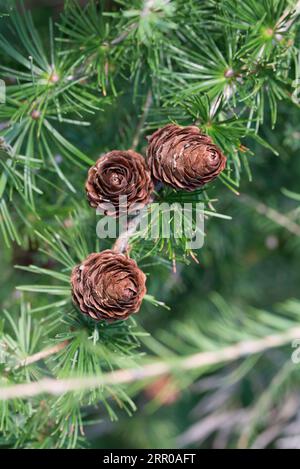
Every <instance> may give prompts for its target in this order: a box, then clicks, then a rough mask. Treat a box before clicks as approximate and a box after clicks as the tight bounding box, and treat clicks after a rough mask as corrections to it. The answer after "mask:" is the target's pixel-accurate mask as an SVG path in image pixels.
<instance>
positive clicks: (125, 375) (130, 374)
mask: <svg viewBox="0 0 300 469" xmlns="http://www.w3.org/2000/svg"><path fill="white" fill-rule="evenodd" d="M299 338H300V327H293V328H291V329H289V330H287V331H286V332H283V333H282V334H272V335H269V336H266V337H263V338H262V339H255V340H248V341H244V342H238V343H236V344H234V345H230V346H228V347H225V348H223V349H220V350H215V351H212V352H200V353H196V354H194V355H190V356H188V357H185V358H180V359H177V360H174V361H172V362H164V361H156V362H154V363H150V364H148V365H144V366H143V367H142V368H129V369H123V370H117V371H114V372H109V373H106V374H104V375H101V376H85V377H81V378H67V379H61V380H55V379H42V380H40V381H36V382H32V383H24V384H16V385H14V386H7V387H3V388H0V400H8V399H17V398H27V397H33V396H38V395H40V394H43V393H47V394H52V395H61V394H64V393H66V392H71V391H85V390H91V389H95V388H98V387H100V386H103V385H108V386H114V385H122V384H129V383H133V382H137V381H142V380H145V379H149V378H156V377H158V376H161V375H165V374H168V373H171V372H172V371H173V370H176V371H178V370H186V371H187V370H194V369H200V368H203V367H207V366H213V365H217V364H220V363H226V362H230V361H234V360H237V359H239V358H241V357H245V356H248V355H253V354H256V353H261V352H264V351H265V350H268V349H271V348H275V347H280V346H283V345H285V344H287V343H289V342H292V341H293V340H294V339H299Z"/></svg>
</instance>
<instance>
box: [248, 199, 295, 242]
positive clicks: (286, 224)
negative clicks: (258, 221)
mask: <svg viewBox="0 0 300 469" xmlns="http://www.w3.org/2000/svg"><path fill="white" fill-rule="evenodd" d="M240 200H241V201H242V202H245V203H246V204H247V205H249V206H250V207H253V208H254V209H255V210H256V211H257V213H259V214H261V215H264V216H266V217H267V218H269V220H271V221H273V222H274V223H277V225H280V226H282V227H283V228H285V229H286V230H288V231H289V232H290V233H292V234H294V235H296V236H300V226H299V225H297V223H295V222H294V221H293V220H291V219H290V218H289V217H287V216H286V215H283V214H282V213H280V212H278V211H277V210H274V209H273V208H270V207H268V206H267V205H265V204H264V203H262V202H258V201H257V200H255V199H253V198H252V197H249V196H248V195H242V196H241V197H240Z"/></svg>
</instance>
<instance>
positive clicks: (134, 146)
mask: <svg viewBox="0 0 300 469" xmlns="http://www.w3.org/2000/svg"><path fill="white" fill-rule="evenodd" d="M151 104H152V92H151V90H149V91H148V93H147V96H146V100H145V104H144V110H143V113H142V115H141V119H140V121H139V123H138V126H137V128H136V133H135V135H134V137H133V141H132V150H136V149H137V147H138V144H139V141H140V137H141V133H142V130H143V127H144V125H145V121H146V117H147V115H148V112H149V109H150V107H151Z"/></svg>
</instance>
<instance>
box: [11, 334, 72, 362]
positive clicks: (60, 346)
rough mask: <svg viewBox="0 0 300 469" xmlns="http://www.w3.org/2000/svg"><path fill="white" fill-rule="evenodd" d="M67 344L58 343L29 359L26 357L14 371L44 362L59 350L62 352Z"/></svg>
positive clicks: (66, 342) (65, 341) (67, 342)
mask: <svg viewBox="0 0 300 469" xmlns="http://www.w3.org/2000/svg"><path fill="white" fill-rule="evenodd" d="M68 344H69V341H68V340H64V341H63V342H60V343H59V344H56V345H54V346H53V347H50V348H48V349H45V350H41V351H40V352H37V353H35V354H34V355H31V356H29V357H26V358H25V359H24V360H22V361H21V362H20V363H19V364H18V365H17V366H16V368H15V369H18V368H21V367H23V366H29V365H32V364H33V363H36V362H39V361H40V360H44V359H45V358H48V357H50V356H51V355H54V354H56V353H58V352H60V351H61V350H63V349H64V348H65V347H66V346H67V345H68Z"/></svg>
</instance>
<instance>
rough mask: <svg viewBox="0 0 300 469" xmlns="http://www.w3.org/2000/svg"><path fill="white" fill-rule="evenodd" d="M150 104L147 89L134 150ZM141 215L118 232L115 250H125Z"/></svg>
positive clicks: (150, 97) (134, 140) (134, 138)
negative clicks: (121, 231)
mask: <svg viewBox="0 0 300 469" xmlns="http://www.w3.org/2000/svg"><path fill="white" fill-rule="evenodd" d="M151 104H152V92H151V90H150V89H149V91H148V93H147V96H146V100H145V104H144V109H143V112H142V115H141V118H140V121H139V123H138V125H137V128H136V132H135V135H134V137H133V140H132V146H131V148H132V150H134V151H135V150H136V149H137V147H138V145H139V142H140V138H141V134H142V131H143V127H144V125H145V121H146V118H147V115H148V112H149V109H150V107H151ZM142 216H143V212H142V211H140V212H139V213H138V214H137V215H136V216H135V217H134V218H132V219H131V220H130V221H129V222H128V225H127V229H126V230H125V231H124V232H123V233H121V234H120V236H119V237H118V239H117V240H116V242H115V244H114V247H113V250H114V251H116V252H125V251H126V250H127V248H128V243H129V239H130V237H131V236H132V235H133V234H134V233H135V232H136V230H137V227H138V225H139V223H140V221H141V219H142Z"/></svg>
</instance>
